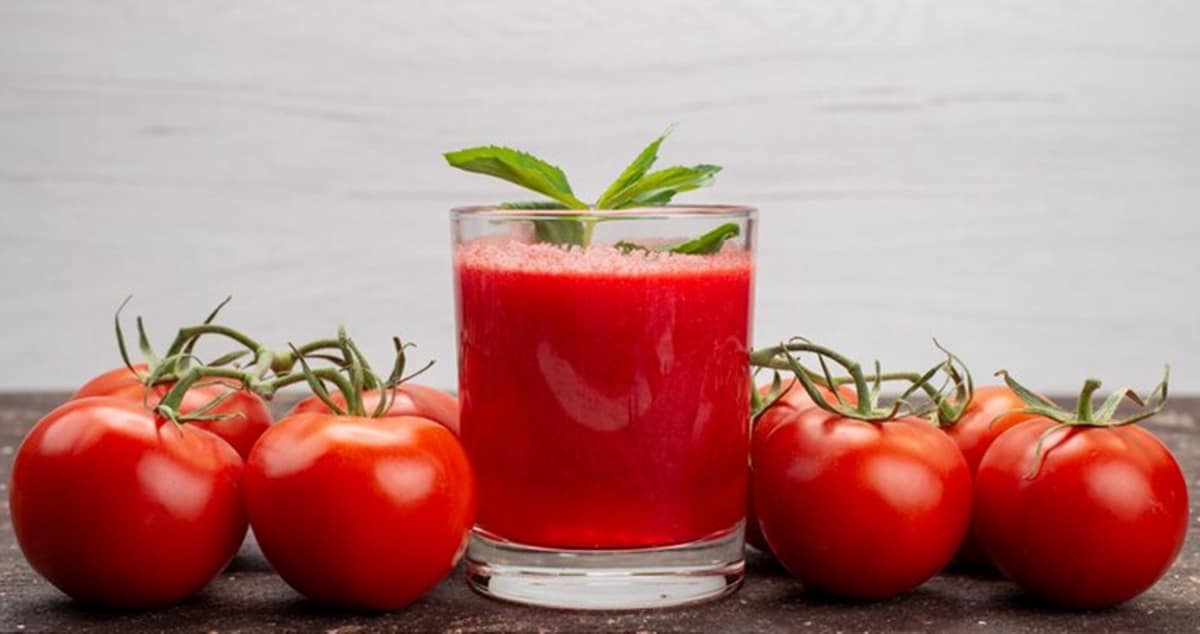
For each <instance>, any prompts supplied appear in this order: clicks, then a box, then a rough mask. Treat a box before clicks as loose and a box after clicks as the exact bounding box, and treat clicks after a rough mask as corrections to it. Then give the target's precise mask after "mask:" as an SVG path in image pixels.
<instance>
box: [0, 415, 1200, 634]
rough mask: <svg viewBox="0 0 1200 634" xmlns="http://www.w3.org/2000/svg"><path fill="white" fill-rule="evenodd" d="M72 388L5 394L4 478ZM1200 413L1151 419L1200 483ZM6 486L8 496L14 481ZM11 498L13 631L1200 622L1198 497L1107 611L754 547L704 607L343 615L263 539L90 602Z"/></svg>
mask: <svg viewBox="0 0 1200 634" xmlns="http://www.w3.org/2000/svg"><path fill="white" fill-rule="evenodd" d="M63 397H64V395H62V394H0V464H2V466H3V470H4V481H5V483H7V481H8V474H9V471H10V469H11V464H12V457H13V453H14V452H15V451H16V448H17V446H18V445H19V444H20V441H21V438H22V437H23V436H24V434H25V432H26V430H28V429H29V427H30V426H31V425H32V424H33V423H34V422H35V421H36V420H37V419H38V418H39V417H40V416H42V415H43V414H44V413H45V412H47V411H48V410H50V409H51V408H52V407H54V406H55V405H57V404H58V403H59V402H61V400H62V399H63ZM1198 418H1200V398H1178V399H1175V400H1174V402H1173V403H1172V406H1171V408H1170V410H1169V411H1168V412H1166V413H1164V414H1163V415H1161V416H1160V417H1158V418H1157V419H1156V420H1155V421H1154V422H1153V423H1151V424H1150V425H1149V426H1150V428H1151V429H1152V430H1153V431H1154V432H1155V433H1157V434H1158V435H1159V436H1160V437H1161V438H1163V440H1164V441H1166V443H1167V444H1168V445H1169V446H1170V447H1171V449H1172V450H1173V451H1174V452H1175V455H1176V457H1177V458H1178V459H1179V462H1180V463H1181V464H1182V465H1183V468H1184V470H1185V472H1186V474H1187V478H1188V482H1189V484H1193V485H1194V484H1195V483H1197V482H1200V469H1198V468H1197V467H1198V463H1200V442H1198V441H1197V430H1196V425H1197V423H1196V421H1197V419H1198ZM4 487H5V493H7V484H5V485H4ZM3 497H4V502H3V507H4V513H3V516H2V518H0V520H2V521H3V525H2V526H0V630H2V631H5V632H12V631H25V632H29V631H54V632H74V631H87V630H100V631H111V630H122V631H138V632H141V631H162V630H174V629H180V630H187V631H221V632H231V631H260V630H265V629H271V630H276V631H335V632H358V631H372V630H405V631H455V632H457V631H486V632H491V631H512V630H521V631H554V630H564V631H580V630H626V631H629V630H637V631H697V630H704V631H720V632H732V631H739V632H742V631H846V632H851V631H880V630H883V631H895V630H909V631H912V630H922V631H928V630H951V631H967V630H970V631H984V630H995V631H1064V630H1069V631H1196V630H1200V542H1198V541H1197V539H1198V538H1200V535H1198V534H1197V533H1200V524H1198V523H1197V522H1196V519H1195V516H1196V508H1197V504H1196V503H1195V502H1193V504H1192V509H1193V511H1192V516H1193V519H1192V521H1191V528H1190V530H1189V538H1188V543H1187V545H1186V546H1185V547H1184V552H1183V554H1182V555H1181V556H1180V558H1179V560H1178V561H1177V562H1176V563H1175V566H1174V567H1173V568H1172V569H1171V570H1170V572H1168V573H1167V575H1166V577H1164V578H1163V579H1162V580H1161V581H1160V582H1159V583H1158V585H1156V586H1155V587H1154V588H1152V589H1151V590H1150V591H1149V592H1147V593H1146V594H1144V595H1142V596H1141V597H1139V598H1137V599H1135V600H1133V601H1131V602H1129V603H1127V604H1125V605H1123V606H1121V607H1119V608H1115V609H1111V610H1104V611H1099V612H1067V611H1059V610H1055V609H1052V608H1050V607H1048V606H1045V605H1042V604H1040V603H1038V602H1037V601H1035V600H1033V599H1031V598H1029V597H1027V596H1026V595H1023V594H1022V593H1021V592H1020V591H1019V590H1018V589H1016V588H1015V587H1013V586H1012V585H1011V584H1009V583H1006V582H1005V581H1003V580H1000V579H996V578H993V577H989V576H987V575H981V574H976V573H970V572H951V573H948V574H945V575H942V576H939V577H937V578H935V579H933V580H931V581H929V582H928V583H926V584H925V585H923V586H921V587H920V588H918V589H916V590H914V591H913V592H910V593H908V594H906V595H904V596H902V597H898V598H895V599H892V600H889V601H884V602H881V603H873V604H856V603H845V602H838V601H831V600H829V599H824V598H821V597H814V596H811V595H808V594H806V593H805V592H804V590H803V589H802V588H801V587H800V586H799V584H797V583H796V582H795V581H794V580H792V579H791V578H789V577H788V576H787V575H786V574H785V573H784V572H783V571H782V570H781V569H779V568H778V567H776V566H775V565H773V564H772V563H771V562H770V561H769V560H767V559H765V558H763V557H761V556H757V555H756V554H753V553H752V554H751V556H750V559H749V573H748V576H747V579H746V585H745V587H743V588H742V590H741V591H740V592H739V593H737V594H736V595H734V596H732V597H730V598H728V599H725V600H723V601H720V602H716V603H711V604H707V605H702V606H695V607H688V608H678V609H671V610H661V611H637V612H632V611H631V612H601V613H596V612H571V611H554V610H543V609H533V608H526V607H521V606H515V605H506V604H502V603H497V602H494V601H490V600H487V599H484V598H482V597H480V596H477V595H475V594H473V593H472V592H471V591H470V590H469V589H468V588H467V586H466V583H465V582H464V580H463V577H462V573H461V570H458V571H455V572H454V573H453V574H452V575H451V576H450V578H449V579H447V580H446V581H445V582H443V583H442V584H441V585H440V586H438V588H437V589H435V590H434V591H433V592H432V593H430V594H429V595H428V596H426V597H425V598H423V599H421V600H420V601H419V602H418V603H416V604H415V605H413V606H412V607H410V608H409V609H406V610H403V611H399V612H395V613H391V614H362V613H348V612H340V611H332V610H327V609H324V608H321V607H320V606H317V605H315V604H313V603H312V602H309V601H306V600H305V599H303V598H302V597H300V596H298V595H297V594H295V593H294V592H292V590H291V589H290V588H288V587H287V585H285V584H284V583H283V582H282V581H281V580H280V579H279V578H278V577H276V576H275V575H273V574H272V573H271V570H270V568H269V566H268V565H267V563H266V561H265V560H264V559H263V558H262V555H261V554H260V553H259V550H258V548H257V546H256V545H255V544H253V543H252V542H248V543H247V544H245V545H244V546H243V547H242V550H241V553H239V555H238V556H237V558H236V559H234V561H233V563H232V564H231V565H230V567H229V569H228V570H227V571H226V572H225V573H224V574H222V575H221V576H220V578H218V579H217V580H216V581H214V582H213V583H212V584H211V585H209V586H208V588H206V589H205V590H204V591H203V592H201V593H200V594H199V595H198V596H196V597H194V598H193V599H191V600H189V601H187V602H186V603H184V604H183V605H180V606H177V607H174V608H171V609H166V610H161V611H157V612H151V613H113V612H98V611H94V610H88V609H83V608H81V607H79V606H77V605H75V604H74V603H72V602H71V601H70V600H69V599H67V598H66V597H65V596H63V595H62V594H60V593H59V592H57V591H56V590H55V589H54V588H53V587H51V586H49V585H48V584H47V583H46V582H45V581H43V580H41V579H40V578H39V577H38V576H37V575H36V574H34V572H33V571H32V570H31V569H30V568H29V566H28V565H27V564H26V563H25V561H24V559H23V558H22V557H21V553H20V551H19V550H18V548H17V545H16V543H15V539H14V537H13V533H12V525H11V522H10V520H9V517H8V503H7V495H5V496H3ZM1130 547H1132V548H1136V544H1131V545H1130ZM864 574H870V571H864Z"/></svg>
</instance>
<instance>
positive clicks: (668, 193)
mask: <svg viewBox="0 0 1200 634" xmlns="http://www.w3.org/2000/svg"><path fill="white" fill-rule="evenodd" d="M719 171H721V167H720V166H718V165H695V166H693V167H684V166H677V167H668V168H666V169H661V170H658V171H657V172H651V173H649V174H647V175H645V176H643V177H642V178H641V179H639V180H638V181H637V182H634V183H633V184H631V185H629V186H628V187H626V188H625V189H623V190H621V191H620V192H617V193H616V194H615V195H613V196H612V197H611V198H610V199H609V201H608V202H609V207H610V208H612V209H626V208H629V207H641V206H644V207H650V206H657V205H665V204H667V203H668V202H671V198H673V197H674V196H675V195H676V194H678V193H680V192H686V191H691V190H693V189H699V188H701V187H705V186H707V185H709V184H711V183H712V181H713V177H714V176H716V174H717V172H719Z"/></svg>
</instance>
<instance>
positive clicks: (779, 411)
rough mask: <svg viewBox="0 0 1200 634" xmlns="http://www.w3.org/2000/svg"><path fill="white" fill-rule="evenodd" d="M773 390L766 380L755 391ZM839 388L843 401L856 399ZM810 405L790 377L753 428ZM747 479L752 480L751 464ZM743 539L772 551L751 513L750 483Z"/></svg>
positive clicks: (774, 422)
mask: <svg viewBox="0 0 1200 634" xmlns="http://www.w3.org/2000/svg"><path fill="white" fill-rule="evenodd" d="M816 388H817V391H818V392H820V394H821V395H822V396H824V397H825V398H827V399H830V400H835V398H836V397H834V395H833V391H832V390H830V389H828V388H825V387H823V386H820V385H818V386H816ZM772 390H773V386H772V385H771V384H770V383H768V384H765V385H761V386H759V388H758V393H759V394H760V395H761V396H762V397H764V398H768V397H770V395H771V392H772ZM838 391H839V392H841V394H842V398H843V399H845V400H846V402H848V403H851V404H855V403H857V402H858V399H857V397H856V395H855V393H854V388H852V387H850V386H849V385H843V386H841V387H839V388H838ZM810 407H816V403H814V402H813V400H812V397H811V396H809V395H808V392H807V391H806V390H805V389H804V386H802V385H800V382H799V381H796V380H792V381H790V382H789V383H788V384H787V386H786V387H785V388H783V391H782V392H781V393H780V395H779V398H778V399H776V400H775V402H774V403H772V404H771V405H770V407H768V408H767V409H766V410H764V411H763V412H762V413H761V414H760V415H759V416H758V418H757V419H756V420H755V421H754V429H758V428H759V427H767V428H770V427H774V426H775V425H778V424H779V423H780V422H782V421H784V420H786V419H787V417H788V415H789V414H790V413H793V412H796V411H803V410H806V409H808V408H810ZM768 434H769V431H766V430H764V432H763V433H762V434H760V436H761V437H766V436H767V435H768ZM754 437H755V436H754V435H752V436H751V438H754ZM750 482H751V483H753V482H754V465H753V463H751V465H750ZM746 542H747V543H748V544H750V545H751V546H753V547H754V548H756V549H758V550H759V551H761V552H764V553H767V554H770V553H771V548H770V546H768V545H767V540H766V538H764V537H763V534H762V528H761V527H759V525H758V516H757V515H756V514H755V512H754V487H753V484H751V487H750V490H749V491H747V495H746Z"/></svg>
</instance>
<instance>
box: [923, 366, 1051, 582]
mask: <svg viewBox="0 0 1200 634" xmlns="http://www.w3.org/2000/svg"><path fill="white" fill-rule="evenodd" d="M1024 407H1025V402H1024V401H1022V400H1021V398H1020V397H1019V396H1017V394H1016V392H1014V391H1012V389H1011V388H1009V387H1007V386H1002V385H989V386H985V387H980V388H975V389H974V394H973V395H972V397H971V400H970V402H969V403H968V404H967V406H966V408H965V409H964V410H963V411H962V414H961V416H960V417H959V419H958V420H957V421H956V422H954V423H953V424H951V425H948V426H946V427H943V428H942V429H943V430H944V431H945V432H946V433H947V434H949V435H950V437H951V438H953V439H954V442H955V444H957V445H958V448H959V450H960V451H962V455H963V458H964V459H965V460H966V461H967V468H968V469H970V470H971V476H972V477H974V475H975V472H976V470H978V468H979V462H980V461H981V460H983V454H984V452H986V451H987V449H988V447H990V446H991V445H992V443H993V442H995V440H996V438H998V437H999V436H1000V434H1002V433H1004V432H1006V431H1008V430H1009V429H1011V428H1012V427H1014V426H1015V425H1017V424H1019V423H1023V422H1025V421H1027V420H1030V419H1032V418H1036V417H1037V415H1036V414H1030V413H1027V412H1019V411H1017V410H1021V409H1023V408H1024ZM955 560H956V561H957V562H959V563H962V564H968V565H979V564H985V563H987V557H986V556H984V554H983V550H982V549H981V548H980V547H979V539H978V538H977V537H976V536H975V529H974V527H972V528H971V529H969V530H968V531H967V536H966V537H965V538H964V539H963V543H962V546H961V547H960V548H959V551H958V554H957V555H956V556H955Z"/></svg>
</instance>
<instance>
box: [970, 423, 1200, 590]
mask: <svg viewBox="0 0 1200 634" xmlns="http://www.w3.org/2000/svg"><path fill="white" fill-rule="evenodd" d="M1055 424H1056V423H1054V422H1053V421H1050V420H1048V419H1045V418H1037V419H1035V420H1031V421H1027V422H1024V423H1021V424H1020V425H1017V426H1016V427H1013V428H1012V429H1010V430H1009V431H1007V432H1005V433H1004V434H1003V435H1001V436H1000V437H999V438H998V439H996V441H995V442H994V443H992V446H991V448H990V449H988V451H987V453H986V454H984V457H983V461H982V462H981V463H980V465H979V470H978V472H977V473H976V476H975V489H976V492H975V502H976V508H975V527H976V530H977V535H978V536H979V539H980V542H981V543H982V545H983V547H984V550H985V551H986V552H987V554H988V556H989V557H990V558H991V560H992V562H994V563H995V564H996V566H997V567H998V568H1000V570H1001V571H1002V572H1003V573H1004V574H1005V575H1006V576H1007V577H1009V578H1010V579H1012V580H1013V581H1015V582H1016V583H1018V584H1019V585H1021V586H1022V587H1024V588H1025V589H1026V590H1028V591H1029V592H1032V593H1034V594H1036V595H1040V596H1042V597H1045V598H1047V599H1050V600H1052V601H1055V602H1057V603H1060V604H1063V605H1066V606H1071V607H1076V608H1102V607H1108V606H1112V605H1116V604H1118V603H1121V602H1123V601H1127V600H1129V599H1131V598H1133V597H1135V596H1137V595H1138V594H1141V593H1142V592H1143V591H1145V590H1146V589H1147V588H1149V587H1150V586H1151V585H1153V584H1154V582H1155V581H1157V580H1158V579H1159V577H1161V576H1162V575H1163V574H1164V573H1165V572H1166V571H1167V569H1168V568H1169V567H1170V566H1171V562H1173V561H1174V560H1175V557H1176V556H1177V555H1178V554H1179V550H1180V548H1181V547H1182V546H1183V539H1184V536H1185V534H1186V532H1187V523H1188V502H1187V486H1186V483H1185V482H1184V478H1183V473H1182V472H1181V471H1180V469H1179V465H1178V464H1177V463H1176V462H1175V458H1174V457H1172V456H1171V452H1170V451H1169V450H1168V449H1167V448H1166V447H1165V446H1163V444H1162V442H1160V441H1159V440H1158V439H1157V438H1155V437H1154V435H1153V434H1151V433H1149V432H1147V431H1145V430H1144V429H1141V428H1140V427H1137V426H1135V425H1125V426H1120V427H1087V426H1071V427H1061V428H1059V429H1057V430H1055V431H1053V432H1051V433H1050V435H1049V436H1047V437H1046V439H1045V441H1044V442H1043V443H1042V447H1041V455H1040V458H1039V457H1038V456H1037V455H1036V454H1037V451H1038V449H1037V444H1038V439H1039V438H1040V437H1041V436H1042V434H1043V433H1045V432H1046V431H1047V430H1049V429H1051V428H1052V427H1053V426H1054V425H1055ZM1039 460H1040V465H1039V464H1038V463H1039Z"/></svg>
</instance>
